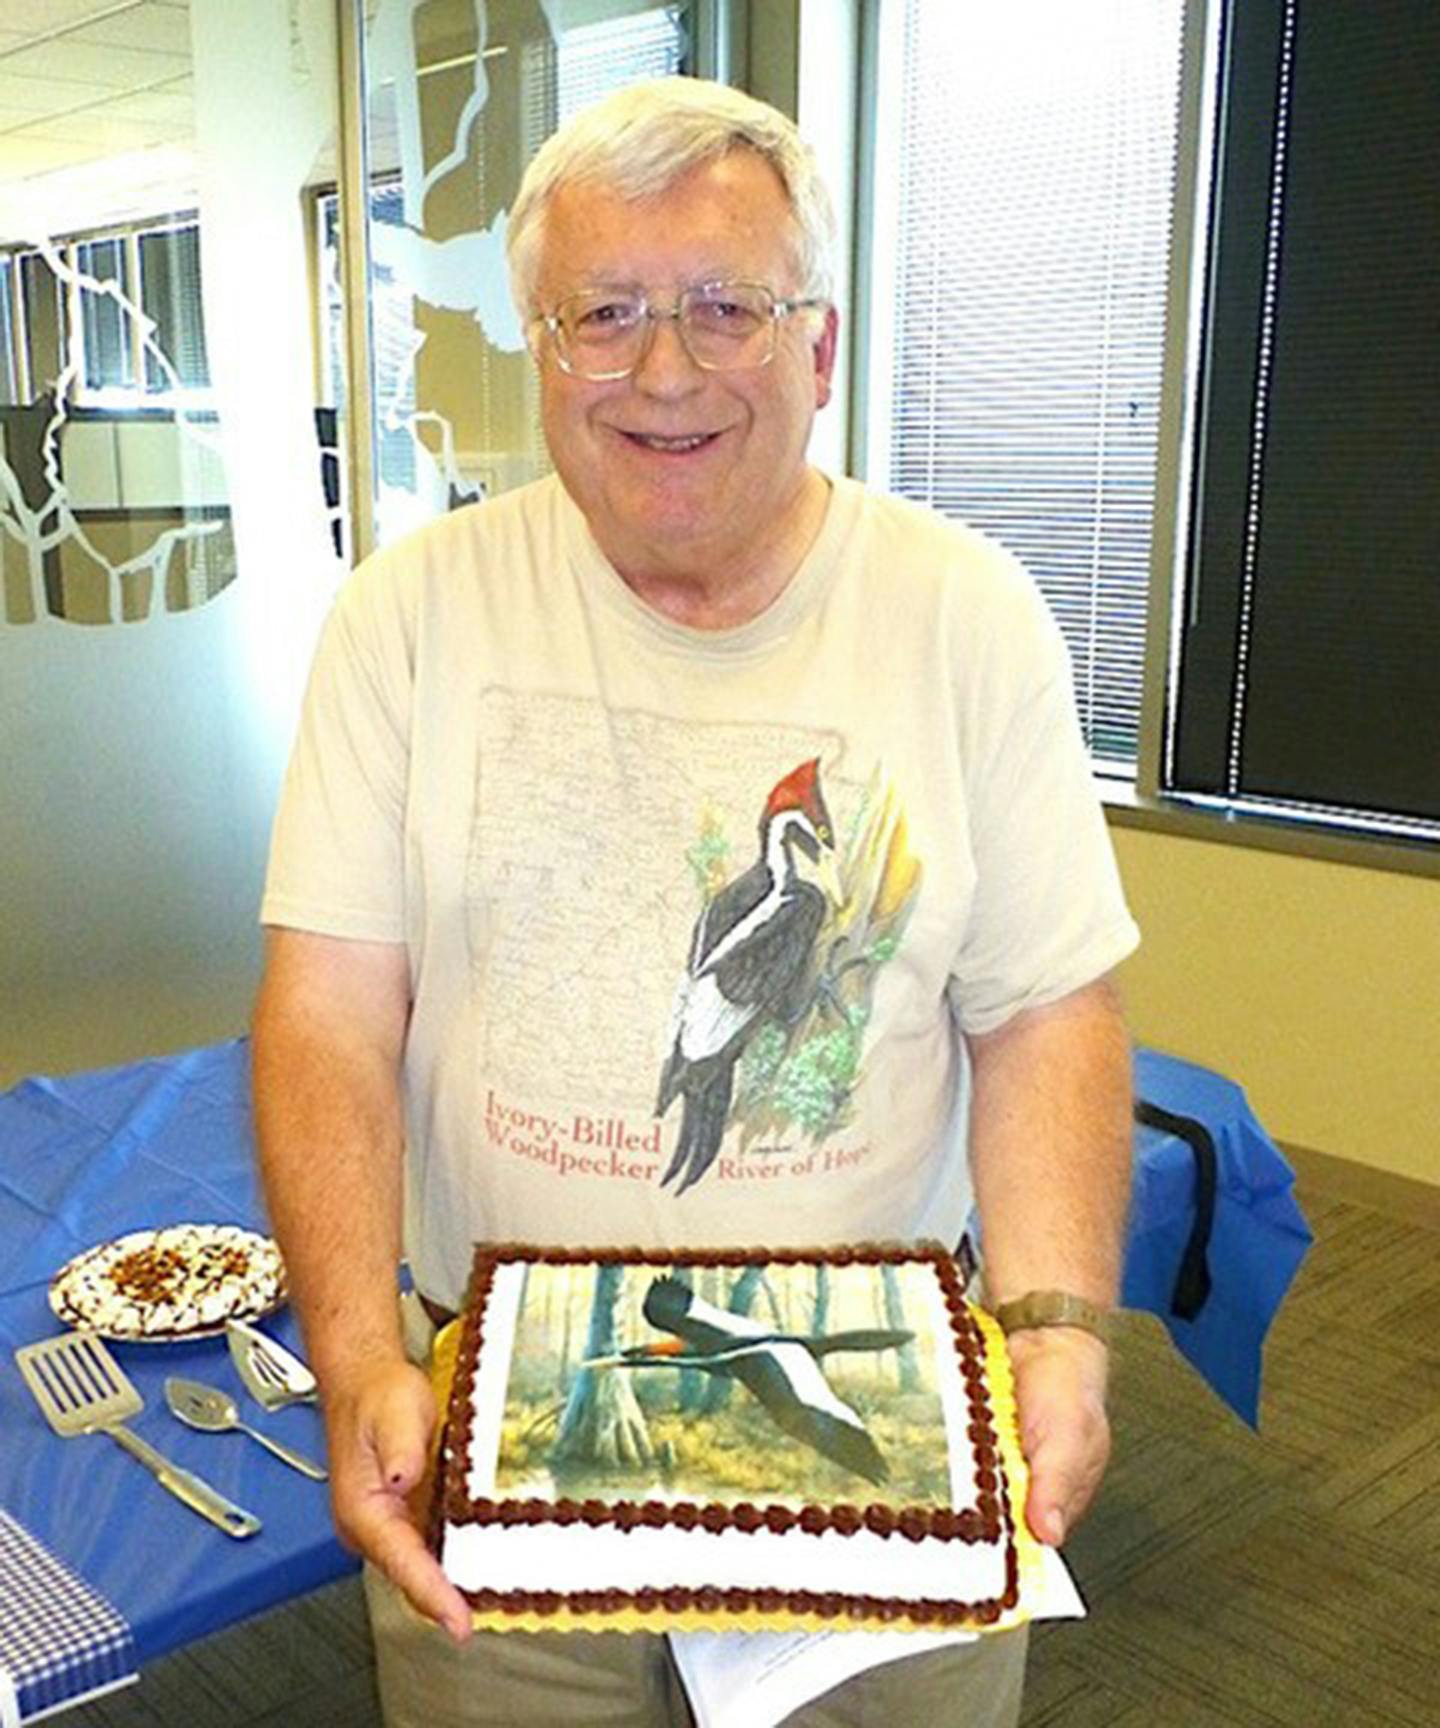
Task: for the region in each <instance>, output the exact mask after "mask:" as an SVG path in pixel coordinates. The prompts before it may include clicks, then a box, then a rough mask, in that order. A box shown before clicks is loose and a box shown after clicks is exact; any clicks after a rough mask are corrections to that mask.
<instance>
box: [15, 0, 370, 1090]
mask: <svg viewBox="0 0 1440 1728" xmlns="http://www.w3.org/2000/svg"><path fill="white" fill-rule="evenodd" d="M334 13H335V8H334V5H333V3H332V0H247V3H246V4H245V5H244V6H236V5H234V4H232V3H231V0H189V3H188V4H186V3H185V0H179V3H177V0H165V3H163V4H162V3H160V0H141V3H137V4H133V5H128V6H115V5H113V4H101V3H99V0H56V3H53V4H48V5H46V6H45V7H43V8H42V7H29V8H27V7H23V6H22V7H19V8H15V9H13V10H11V11H7V12H6V15H5V27H4V29H3V30H0V72H3V73H4V75H5V76H4V77H3V78H0V725H3V729H4V736H5V741H6V748H5V753H4V766H3V769H0V836H3V873H4V877H3V888H0V1084H3V1083H6V1082H8V1081H10V1080H13V1079H14V1078H16V1077H17V1076H19V1075H20V1074H23V1073H27V1072H31V1071H34V1070H37V1069H57V1068H66V1067H72V1066H77V1065H80V1066H92V1065H99V1064H101V1063H106V1062H111V1061H120V1060H125V1059H128V1058H130V1057H132V1056H134V1055H138V1054H141V1053H144V1052H147V1051H151V1050H158V1049H166V1048H179V1047H183V1046H185V1045H191V1044H196V1043H201V1042H204V1041H206V1040H209V1039H213V1038H218V1037H222V1036H225V1035H228V1034H231V1033H234V1032H238V1031H240V1030H242V1029H243V1027H244V1024H245V1020H246V1016H247V1013H248V1007H249V1001H250V997H251V993H252V991H253V986H254V982H255V978H256V975H257V971H258V955H259V939H258V932H257V930H256V926H255V913H256V905H257V901H258V895H259V888H260V881H261V874H262V870H263V861H264V855H265V847H266V842H267V838H268V829H269V822H270V815H271V811H272V808H273V804H274V798H275V794H276V790H277V786H278V779H279V774H280V771H281V768H282V766H283V761H284V756H285V751H286V749H287V747H288V741H289V737H290V733H291V730H292V726H293V719H294V712H295V706H296V701H297V697H298V691H299V686H300V681H301V679H302V678H303V674H304V670H305V666H306V663H307V661H308V657H309V652H310V646H311V643H312V642H313V638H314V632H315V629H316V627H317V625H318V621H319V618H320V617H321V615H322V613H323V610H324V607H325V606H326V605H327V604H328V601H329V598H330V596H331V594H332V593H333V590H334V586H335V582H336V580H337V578H338V575H339V571H340V566H339V561H338V558H337V555H336V550H335V545H334V541H333V538H332V533H331V523H330V520H329V518H328V514H327V501H326V490H325V480H324V471H323V451H322V446H321V442H320V436H319V431H320V430H322V429H323V428H321V427H319V426H318V424H317V408H319V407H321V406H322V405H323V392H322V390H321V368H320V351H319V344H318V342H317V339H316V333H317V329H318V325H317V319H316V314H315V308H316V306H317V283H318V280H319V277H318V268H317V253H316V246H315V243H314V239H313V231H312V228H311V226H310V222H309V216H310V212H311V209H312V206H313V201H314V199H315V197H316V196H317V188H318V187H320V186H323V185H325V184H328V183H329V182H330V181H333V177H334V166H333V164H334V144H333V139H334V131H335V108H336V101H335V97H336V89H337V76H336V69H335V24H334Z"/></svg>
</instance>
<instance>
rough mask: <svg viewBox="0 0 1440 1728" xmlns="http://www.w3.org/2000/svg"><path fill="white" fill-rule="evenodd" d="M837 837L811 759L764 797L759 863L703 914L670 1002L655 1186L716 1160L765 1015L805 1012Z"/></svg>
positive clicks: (831, 896) (832, 894)
mask: <svg viewBox="0 0 1440 1728" xmlns="http://www.w3.org/2000/svg"><path fill="white" fill-rule="evenodd" d="M834 854H835V836H834V831H833V830H832V828H831V825H830V813H829V811H828V810H827V809H826V808H825V800H824V797H823V796H822V794H821V791H820V763H819V760H818V759H816V760H812V761H809V762H802V763H801V764H800V766H799V767H798V768H796V769H794V770H792V772H791V773H789V774H787V775H786V776H785V778H784V779H783V780H781V781H780V782H779V783H778V784H777V785H776V786H775V788H774V789H773V790H772V792H771V793H770V796H769V797H768V798H767V799H766V800H765V808H764V810H763V811H762V812H761V814H760V855H759V857H758V858H757V859H756V861H755V862H754V863H753V864H752V865H751V866H750V868H749V869H748V870H746V871H745V872H744V874H743V875H741V876H737V877H736V878H735V880H734V881H733V882H729V883H727V884H726V885H725V887H724V888H722V889H721V890H720V892H719V893H718V894H717V895H716V896H715V898H714V899H713V900H711V901H710V902H709V903H708V904H707V905H706V907H705V909H704V911H703V912H701V914H700V917H699V919H698V921H697V922H696V925H695V932H694V935H693V937H692V938H691V943H690V960H689V965H688V968H687V970H686V973H685V976H684V978H683V979H682V980H681V983H680V989H679V991H678V993H677V995H676V1001H675V1014H674V1031H673V1038H672V1043H671V1049H670V1054H669V1056H668V1057H667V1058H666V1062H665V1067H664V1070H663V1072H662V1073H661V1075H660V1092H659V1096H658V1098H657V1100H656V1104H655V1114H656V1115H657V1116H663V1115H664V1114H665V1112H666V1111H667V1110H668V1109H669V1108H670V1105H671V1104H672V1103H673V1102H674V1100H675V1098H676V1096H677V1094H678V1095H679V1096H681V1097H683V1099H684V1106H683V1109H682V1112H681V1118H680V1138H679V1140H678V1142H677V1143H676V1147H675V1152H674V1156H673V1157H672V1158H671V1160H670V1165H669V1168H668V1169H667V1170H666V1172H665V1174H664V1176H663V1177H662V1178H661V1184H662V1186H663V1185H664V1184H665V1183H668V1182H672V1181H674V1179H675V1178H676V1177H677V1176H678V1177H679V1178H680V1180H679V1183H678V1185H677V1186H676V1189H675V1192H676V1194H683V1193H684V1192H685V1190H686V1189H687V1188H689V1187H692V1186H693V1185H694V1184H695V1183H696V1182H698V1181H699V1180H700V1178H701V1177H702V1176H703V1175H704V1174H705V1172H706V1171H707V1170H708V1169H709V1168H710V1166H711V1164H713V1163H714V1161H715V1156H716V1154H717V1153H718V1152H719V1150H720V1142H721V1141H722V1140H723V1139H724V1137H725V1127H726V1123H727V1121H728V1119H729V1115H730V1098H731V1093H732V1091H733V1089H734V1082H735V1064H736V1063H737V1062H738V1061H739V1059H740V1055H741V1052H742V1051H743V1050H744V1048H745V1046H746V1044H747V1043H748V1042H749V1040H750V1038H751V1037H752V1036H753V1035H754V1033H755V1032H757V1031H758V1030H759V1028H760V1026H761V1025H763V1024H764V1022H765V1021H766V1020H767V1019H769V1018H772V1017H773V1018H779V1019H781V1020H792V1021H793V1020H794V1019H795V1017H796V1016H797V1015H798V1014H799V1012H800V1011H801V1009H802V1008H803V1007H804V1006H805V1001H806V998H807V992H808V990H809V987H810V982H811V964H812V958H813V955H814V952H815V941H816V938H817V936H818V935H819V934H820V928H821V926H822V924H823V923H824V921H825V911H826V903H827V900H832V901H835V902H837V903H838V901H839V898H840V896H839V891H838V887H837V885H836V883H835V869H834Z"/></svg>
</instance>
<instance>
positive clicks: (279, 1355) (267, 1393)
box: [225, 1320, 319, 1410]
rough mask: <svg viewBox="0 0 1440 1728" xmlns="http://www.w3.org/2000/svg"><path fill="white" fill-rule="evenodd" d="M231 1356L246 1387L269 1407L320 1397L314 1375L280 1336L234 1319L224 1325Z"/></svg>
mask: <svg viewBox="0 0 1440 1728" xmlns="http://www.w3.org/2000/svg"><path fill="white" fill-rule="evenodd" d="M225 1336H226V1339H227V1341H228V1343H229V1345H230V1357H231V1360H232V1361H233V1362H234V1364H235V1367H236V1369H237V1371H238V1372H239V1375H240V1378H241V1379H242V1380H243V1381H244V1382H245V1389H246V1391H247V1392H249V1394H250V1396H251V1397H252V1398H254V1399H255V1400H256V1402H257V1403H259V1404H261V1405H263V1406H264V1408H265V1409H266V1410H283V1409H284V1407H285V1406H286V1405H287V1404H313V1403H314V1402H315V1401H316V1399H317V1397H318V1396H319V1393H318V1389H317V1387H316V1384H315V1376H314V1375H313V1374H312V1373H311V1372H310V1370H309V1368H307V1367H306V1365H305V1364H304V1363H303V1362H302V1361H301V1360H300V1358H299V1357H298V1356H297V1355H296V1354H295V1353H294V1351H292V1350H287V1349H286V1348H285V1346H284V1345H283V1344H282V1343H281V1342H280V1341H279V1339H278V1338H272V1337H271V1336H270V1334H269V1333H268V1332H262V1331H261V1330H260V1328H259V1327H258V1326H251V1325H249V1324H248V1323H247V1322H246V1321H244V1320H231V1321H230V1322H229V1323H228V1324H227V1325H226V1327H225Z"/></svg>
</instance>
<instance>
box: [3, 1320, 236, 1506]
mask: <svg viewBox="0 0 1440 1728" xmlns="http://www.w3.org/2000/svg"><path fill="white" fill-rule="evenodd" d="M15 1362H16V1366H17V1367H18V1368H19V1370H20V1373H21V1376H22V1377H23V1379H24V1381H25V1384H26V1385H27V1386H28V1387H29V1388H30V1390H31V1392H32V1393H33V1394H34V1397H35V1402H36V1403H37V1404H38V1405H39V1406H40V1410H41V1414H42V1415H43V1416H44V1418H45V1420H46V1421H47V1422H48V1423H49V1424H50V1426H51V1427H52V1428H53V1429H54V1430H55V1432H56V1433H57V1434H59V1435H61V1436H62V1438H64V1439H67V1440H68V1439H70V1438H71V1437H72V1436H74V1435H76V1434H108V1435H109V1436H110V1438H111V1439H112V1440H114V1441H115V1443H116V1444H117V1445H118V1446H121V1447H123V1448H124V1449H125V1451H127V1452H128V1453H129V1454H130V1455H131V1457H133V1458H138V1459H139V1460H140V1462H141V1463H142V1464H143V1465H144V1466H145V1468H146V1469H147V1470H148V1471H149V1472H150V1473H151V1475H152V1476H154V1478H155V1480H156V1481H157V1482H158V1483H159V1484H160V1485H161V1487H162V1488H168V1489H169V1491H170V1492H171V1493H172V1494H173V1495H174V1496H175V1498H176V1499H177V1500H183V1501H184V1503H185V1504H186V1505H187V1506H188V1507H189V1508H190V1510H191V1511H192V1512H198V1513H199V1514H200V1516H201V1517H202V1518H208V1519H209V1520H210V1522H211V1523H212V1524H214V1525H215V1526H216V1527H217V1528H218V1529H221V1530H223V1531H224V1532H225V1534H226V1535H227V1536H234V1537H242V1536H253V1535H254V1534H255V1533H256V1531H257V1530H259V1528H260V1520H259V1519H258V1518H257V1517H256V1516H255V1514H254V1513H253V1512H247V1511H246V1510H245V1508H244V1507H243V1506H237V1505H235V1503H234V1502H233V1501H232V1500H227V1499H226V1498H225V1496H224V1495H223V1494H221V1493H220V1492H219V1491H218V1490H217V1489H214V1488H212V1487H211V1486H210V1484H209V1483H208V1482H206V1481H204V1480H203V1479H202V1478H201V1477H199V1476H195V1475H193V1474H192V1473H191V1472H190V1471H189V1470H182V1469H181V1468H180V1466H179V1465H178V1464H172V1463H171V1461H170V1460H169V1459H168V1458H167V1457H166V1456H165V1455H164V1453H163V1452H157V1451H156V1450H155V1448H154V1447H153V1446H152V1445H151V1444H150V1443H149V1441H148V1440H142V1439H141V1438H140V1436H139V1435H138V1434H134V1433H132V1432H131V1431H130V1429H128V1428H127V1427H125V1419H126V1418H127V1417H129V1416H134V1415H137V1414H138V1413H139V1412H140V1411H141V1410H143V1409H144V1408H145V1401H144V1399H143V1398H141V1396H140V1394H139V1392H137V1391H136V1389H135V1386H134V1384H133V1383H132V1382H131V1380H130V1379H129V1378H128V1377H127V1376H126V1374H125V1373H124V1371H123V1370H122V1369H121V1367H120V1365H119V1363H118V1362H116V1360H115V1358H114V1357H113V1356H112V1355H111V1354H110V1352H109V1350H108V1349H107V1348H106V1346H105V1344H104V1343H103V1342H102V1340H100V1339H99V1338H97V1337H95V1335H94V1334H93V1333H90V1332H66V1333H62V1334H61V1336H60V1337H58V1338H43V1339H41V1340H40V1342H39V1343H37V1344H24V1345H22V1346H21V1347H20V1349H18V1350H17V1351H16V1352H15Z"/></svg>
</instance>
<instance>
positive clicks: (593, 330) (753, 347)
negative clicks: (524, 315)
mask: <svg viewBox="0 0 1440 1728" xmlns="http://www.w3.org/2000/svg"><path fill="white" fill-rule="evenodd" d="M826 304H827V302H826V301H824V300H815V299H810V300H802V299H796V300H780V299H777V298H776V296H775V295H774V294H772V293H771V292H770V290H769V289H768V288H763V287H761V285H760V284H759V283H758V282H702V283H700V284H699V285H698V286H696V287H694V288H686V289H685V290H684V291H683V292H682V293H681V295H680V297H679V298H678V299H677V300H676V301H675V303H674V304H673V305H672V306H652V305H651V303H650V300H649V297H648V296H647V295H645V294H644V293H642V292H641V291H640V290H639V289H638V288H636V289H629V288H600V289H595V290H592V291H590V292H588V293H585V294H571V295H569V296H567V298H566V299H564V300H562V301H561V302H560V304H559V305H558V306H557V307H556V308H555V310H554V311H553V312H548V313H544V314H542V315H541V317H539V318H538V319H536V323H537V324H543V325H544V327H545V328H546V329H547V330H548V331H549V332H550V339H551V341H552V342H553V343H554V345H555V358H556V360H557V361H558V362H559V363H560V367H561V369H562V370H563V371H565V372H568V373H569V374H570V375H571V377H573V378H585V379H588V380H589V381H590V382H591V383H594V384H599V383H603V382H606V381H608V380H612V379H616V378H628V377H629V375H630V374H631V373H632V372H633V371H634V370H635V368H636V367H637V366H638V365H639V364H640V363H641V361H642V360H643V359H644V358H645V356H646V354H647V353H648V352H649V349H650V344H651V342H652V341H653V340H654V335H655V326H656V324H657V323H658V322H659V321H660V319H662V318H673V319H674V320H675V324H676V328H677V329H678V330H679V332H680V340H681V342H683V343H684V345H685V352H686V353H687V354H688V355H689V356H690V358H691V359H692V360H693V361H694V362H695V364H696V365H697V366H699V367H701V368H703V369H704V370H705V371H706V372H738V371H741V370H743V369H745V368H747V367H756V366H768V365H769V363H770V361H771V360H772V359H774V357H775V330H776V326H777V325H778V324H779V322H780V320H781V319H782V318H790V317H793V316H794V314H795V313H797V312H804V311H808V310H811V309H812V308H815V307H819V306H824V305H826Z"/></svg>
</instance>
